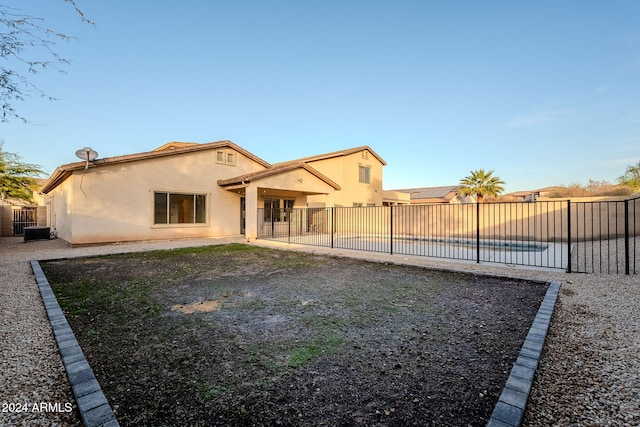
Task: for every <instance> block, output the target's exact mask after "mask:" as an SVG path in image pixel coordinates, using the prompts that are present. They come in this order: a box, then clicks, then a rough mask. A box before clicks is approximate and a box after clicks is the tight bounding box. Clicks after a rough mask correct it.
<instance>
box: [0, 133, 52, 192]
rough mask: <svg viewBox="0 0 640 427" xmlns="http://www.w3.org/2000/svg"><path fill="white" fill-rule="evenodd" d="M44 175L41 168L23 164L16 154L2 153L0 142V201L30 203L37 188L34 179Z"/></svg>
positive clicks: (0, 142)
mask: <svg viewBox="0 0 640 427" xmlns="http://www.w3.org/2000/svg"><path fill="white" fill-rule="evenodd" d="M44 175H45V172H44V170H43V169H42V166H40V165H35V164H31V163H25V162H23V161H22V158H21V157H20V156H18V155H17V154H14V153H9V152H6V151H4V150H3V148H2V141H0V200H10V199H19V200H24V201H27V202H32V201H33V191H34V190H36V189H37V186H38V183H37V181H36V178H38V177H41V176H44Z"/></svg>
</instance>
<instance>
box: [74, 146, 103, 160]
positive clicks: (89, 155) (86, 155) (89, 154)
mask: <svg viewBox="0 0 640 427" xmlns="http://www.w3.org/2000/svg"><path fill="white" fill-rule="evenodd" d="M76 156H78V157H79V158H81V159H82V160H86V161H87V162H93V161H94V160H95V159H97V158H98V152H97V151H95V150H92V149H91V147H84V148H81V149H79V150H78V151H76Z"/></svg>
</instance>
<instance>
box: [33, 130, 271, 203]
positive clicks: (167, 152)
mask: <svg viewBox="0 0 640 427" xmlns="http://www.w3.org/2000/svg"><path fill="white" fill-rule="evenodd" d="M223 147H228V148H231V149H233V150H235V151H237V152H239V153H241V154H243V155H244V156H246V157H248V158H250V159H251V160H253V161H255V162H257V163H259V164H261V165H262V166H264V167H265V168H270V167H271V164H270V163H268V162H267V161H265V160H262V159H261V158H260V157H258V156H256V155H255V154H252V153H250V152H249V151H247V150H245V149H244V148H242V147H240V146H238V145H236V144H234V143H233V142H231V141H226V140H225V141H217V142H208V143H204V144H198V143H194V142H169V143H167V144H164V145H162V146H160V147H158V148H156V149H155V150H153V151H145V152H142V153H135V154H126V155H123V156H114V157H105V158H103V159H100V158H99V159H96V160H94V161H93V162H91V163H90V164H89V168H94V167H99V166H106V165H111V164H118V163H126V162H134V161H138V160H146V159H153V158H159V157H165V156H174V155H178V154H185V153H192V152H197V151H205V150H214V149H217V148H223ZM85 167H86V162H84V161H82V162H74V163H68V164H66V165H61V166H58V168H56V170H55V171H54V172H53V174H52V175H51V176H50V177H49V179H48V180H47V182H46V184H45V185H44V186H43V187H42V192H43V193H44V194H47V193H48V192H50V191H51V190H53V189H54V188H55V187H57V186H58V185H60V184H61V183H62V182H64V180H65V179H67V178H68V177H69V176H70V175H71V174H72V173H73V172H74V171H77V170H82V169H84V168H85Z"/></svg>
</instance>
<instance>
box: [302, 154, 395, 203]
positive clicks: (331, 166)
mask: <svg viewBox="0 0 640 427" xmlns="http://www.w3.org/2000/svg"><path fill="white" fill-rule="evenodd" d="M366 157H367V158H363V155H362V152H357V153H353V154H349V155H346V156H338V157H333V158H330V159H323V160H318V161H314V162H309V166H311V167H313V168H314V169H316V170H318V171H319V172H320V173H322V174H324V175H326V176H328V177H329V178H331V179H332V180H333V181H335V182H336V183H337V184H339V185H340V186H341V187H342V189H341V190H340V191H336V192H334V193H331V194H330V195H328V196H327V197H323V196H312V197H309V200H308V201H309V206H323V205H324V206H345V207H351V206H353V205H354V203H362V204H363V205H365V206H367V205H369V204H373V205H375V206H381V205H382V198H383V191H382V167H383V165H382V163H380V161H379V160H378V159H377V158H376V157H375V156H374V155H373V154H371V153H370V152H368V151H367V155H366ZM360 165H362V166H367V167H370V168H371V175H370V177H371V183H370V184H364V183H361V182H359V166H360Z"/></svg>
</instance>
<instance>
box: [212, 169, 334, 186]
mask: <svg viewBox="0 0 640 427" xmlns="http://www.w3.org/2000/svg"><path fill="white" fill-rule="evenodd" d="M296 169H304V170H306V171H307V172H309V173H310V174H312V175H314V176H315V177H316V178H318V179H320V180H322V181H324V182H326V183H327V184H329V185H330V186H331V187H333V188H335V189H336V190H340V189H341V187H340V186H339V185H338V184H336V183H335V182H334V181H333V180H331V179H329V178H328V177H327V176H326V175H323V174H321V173H320V172H318V171H317V170H315V169H314V168H312V167H311V166H309V165H307V164H306V163H304V162H286V163H279V164H277V165H274V166H272V167H271V168H269V169H265V170H262V171H257V172H252V173H248V174H245V175H240V176H237V177H234V178H228V179H220V180H218V185H219V186H221V187H228V186H231V185H239V184H243V183H247V182H251V181H256V180H258V179H262V178H267V177H269V176H273V175H278V174H281V173H284V172H290V171H292V170H296Z"/></svg>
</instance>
